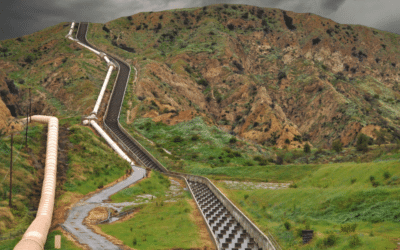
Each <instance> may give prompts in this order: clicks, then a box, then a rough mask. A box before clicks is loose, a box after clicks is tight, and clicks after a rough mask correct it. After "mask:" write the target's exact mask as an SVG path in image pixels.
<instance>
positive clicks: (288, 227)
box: [283, 221, 292, 230]
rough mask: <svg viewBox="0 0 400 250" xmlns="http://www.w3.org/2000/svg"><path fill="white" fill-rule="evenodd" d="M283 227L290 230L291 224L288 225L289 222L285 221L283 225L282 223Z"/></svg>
mask: <svg viewBox="0 0 400 250" xmlns="http://www.w3.org/2000/svg"><path fill="white" fill-rule="evenodd" d="M283 225H284V226H285V228H286V230H290V229H291V228H292V224H290V222H289V221H285V223H283Z"/></svg>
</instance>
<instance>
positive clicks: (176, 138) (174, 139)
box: [172, 135, 183, 142]
mask: <svg viewBox="0 0 400 250" xmlns="http://www.w3.org/2000/svg"><path fill="white" fill-rule="evenodd" d="M172 141H173V142H183V138H182V136H180V135H177V136H174V138H172Z"/></svg>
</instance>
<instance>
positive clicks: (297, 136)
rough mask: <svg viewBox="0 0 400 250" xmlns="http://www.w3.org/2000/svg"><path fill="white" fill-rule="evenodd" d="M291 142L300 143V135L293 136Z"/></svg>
mask: <svg viewBox="0 0 400 250" xmlns="http://www.w3.org/2000/svg"><path fill="white" fill-rule="evenodd" d="M293 141H298V142H302V139H301V135H295V136H294V138H293Z"/></svg>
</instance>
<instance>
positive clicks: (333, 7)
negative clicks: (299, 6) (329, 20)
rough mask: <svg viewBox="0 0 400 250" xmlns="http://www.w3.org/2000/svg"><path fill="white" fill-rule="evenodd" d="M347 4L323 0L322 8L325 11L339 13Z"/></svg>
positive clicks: (343, 1)
mask: <svg viewBox="0 0 400 250" xmlns="http://www.w3.org/2000/svg"><path fill="white" fill-rule="evenodd" d="M345 2H346V0H322V4H321V7H322V9H324V10H325V9H326V10H329V11H337V10H338V9H339V7H340V6H342V5H343V4H344V3H345Z"/></svg>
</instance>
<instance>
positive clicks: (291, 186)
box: [289, 183, 297, 188]
mask: <svg viewBox="0 0 400 250" xmlns="http://www.w3.org/2000/svg"><path fill="white" fill-rule="evenodd" d="M289 188H297V184H296V183H292V184H290V185H289Z"/></svg>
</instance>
